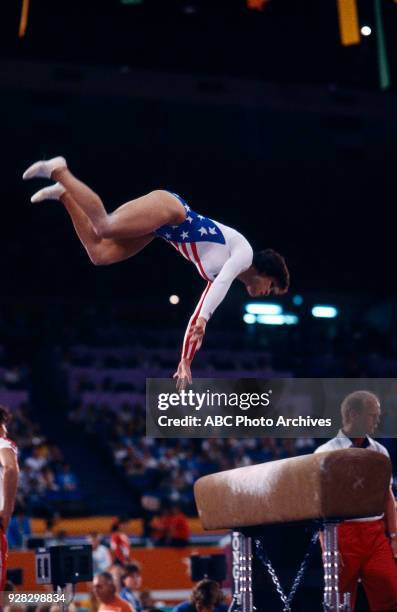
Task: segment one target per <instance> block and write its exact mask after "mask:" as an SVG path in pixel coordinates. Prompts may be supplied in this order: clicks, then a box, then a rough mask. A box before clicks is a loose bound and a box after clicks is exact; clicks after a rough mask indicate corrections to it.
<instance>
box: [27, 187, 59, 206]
mask: <svg viewBox="0 0 397 612" xmlns="http://www.w3.org/2000/svg"><path fill="white" fill-rule="evenodd" d="M65 191H66V189H65V187H64V186H63V185H62V184H61V183H55V185H50V186H49V187H44V189H40V191H37V192H36V193H35V194H34V195H32V197H31V198H30V201H31V202H33V204H36V202H42V201H43V200H59V198H60V197H61V195H62V194H64V193H65Z"/></svg>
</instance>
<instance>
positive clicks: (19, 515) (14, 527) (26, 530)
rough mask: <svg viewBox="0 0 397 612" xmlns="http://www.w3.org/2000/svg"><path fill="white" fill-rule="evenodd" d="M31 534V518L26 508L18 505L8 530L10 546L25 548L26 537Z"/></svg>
mask: <svg viewBox="0 0 397 612" xmlns="http://www.w3.org/2000/svg"><path fill="white" fill-rule="evenodd" d="M31 534H32V529H31V526H30V518H29V517H28V516H27V515H26V511H25V508H24V507H23V506H22V505H17V506H16V508H15V511H14V515H13V517H12V519H11V521H10V524H9V526H8V531H7V541H8V546H9V548H14V549H15V548H23V546H24V539H25V538H26V537H28V536H30V535H31Z"/></svg>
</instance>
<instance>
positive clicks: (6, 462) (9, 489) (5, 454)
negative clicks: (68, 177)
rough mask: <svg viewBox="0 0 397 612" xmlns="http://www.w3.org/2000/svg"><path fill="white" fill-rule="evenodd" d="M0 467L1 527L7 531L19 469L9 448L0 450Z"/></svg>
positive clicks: (14, 455) (13, 452)
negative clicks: (0, 484) (0, 479)
mask: <svg viewBox="0 0 397 612" xmlns="http://www.w3.org/2000/svg"><path fill="white" fill-rule="evenodd" d="M0 465H1V467H2V468H3V477H4V481H3V492H4V508H3V510H2V512H1V514H0V519H1V525H2V527H3V529H4V531H5V530H6V529H7V527H8V525H9V522H10V520H11V515H12V513H13V510H14V505H15V498H16V495H17V487H18V475H19V467H18V460H17V455H16V453H15V451H13V450H12V449H11V448H2V449H0Z"/></svg>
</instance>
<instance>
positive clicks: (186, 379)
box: [173, 359, 192, 391]
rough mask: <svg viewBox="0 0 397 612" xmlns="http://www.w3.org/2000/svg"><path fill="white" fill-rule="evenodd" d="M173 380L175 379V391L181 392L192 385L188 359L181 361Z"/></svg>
mask: <svg viewBox="0 0 397 612" xmlns="http://www.w3.org/2000/svg"><path fill="white" fill-rule="evenodd" d="M173 378H176V389H177V391H182V390H183V389H186V387H187V386H188V385H191V384H192V372H191V370H190V361H189V359H181V360H180V362H179V365H178V369H177V371H176V372H175V374H174V376H173Z"/></svg>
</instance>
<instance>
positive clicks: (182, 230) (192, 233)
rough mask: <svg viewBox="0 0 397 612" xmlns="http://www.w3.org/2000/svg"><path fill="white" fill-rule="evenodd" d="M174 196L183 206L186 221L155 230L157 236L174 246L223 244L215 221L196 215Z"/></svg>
mask: <svg viewBox="0 0 397 612" xmlns="http://www.w3.org/2000/svg"><path fill="white" fill-rule="evenodd" d="M174 195H175V196H176V197H177V198H178V199H179V200H180V202H181V203H182V204H183V207H184V208H185V210H186V213H187V216H186V219H185V221H184V222H183V223H181V224H179V225H162V226H161V227H159V228H158V230H156V234H157V235H158V236H162V237H163V238H165V240H168V241H169V242H172V243H175V244H181V243H188V244H189V243H190V244H192V243H194V242H197V243H200V242H213V243H218V244H225V237H224V235H223V233H222V230H221V228H220V227H219V226H218V225H217V223H216V222H215V221H213V220H212V219H209V218H208V217H205V216H204V215H198V214H197V213H196V212H194V210H192V209H191V208H190V206H188V205H187V204H186V202H185V201H184V200H183V199H182V198H180V197H179V196H178V195H177V194H174Z"/></svg>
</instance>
